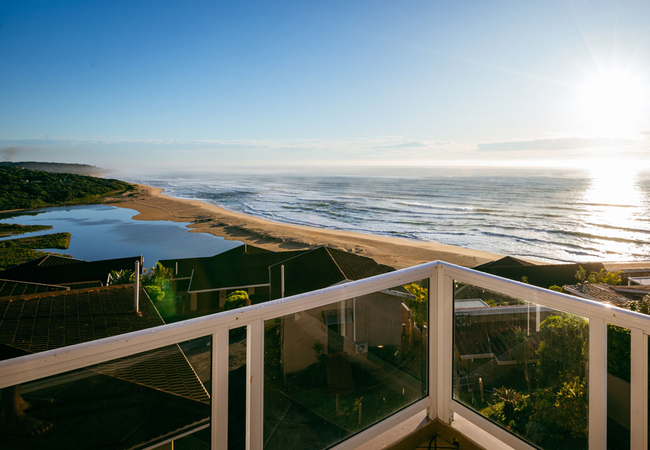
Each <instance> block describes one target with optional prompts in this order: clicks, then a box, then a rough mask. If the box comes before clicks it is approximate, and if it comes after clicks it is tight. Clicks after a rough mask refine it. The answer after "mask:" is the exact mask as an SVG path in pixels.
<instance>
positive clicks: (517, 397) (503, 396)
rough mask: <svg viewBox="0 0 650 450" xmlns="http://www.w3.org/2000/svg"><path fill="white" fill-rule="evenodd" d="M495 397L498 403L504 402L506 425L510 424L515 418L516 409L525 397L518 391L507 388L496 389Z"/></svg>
mask: <svg viewBox="0 0 650 450" xmlns="http://www.w3.org/2000/svg"><path fill="white" fill-rule="evenodd" d="M493 395H494V399H495V400H496V401H497V402H503V415H504V416H505V420H506V423H508V422H510V421H511V420H512V419H513V418H514V416H515V407H516V406H517V404H518V403H519V402H520V401H521V400H522V399H523V396H522V395H521V394H520V393H519V392H517V391H516V390H514V389H510V388H507V387H505V386H501V387H500V388H497V389H495V390H494V394H493Z"/></svg>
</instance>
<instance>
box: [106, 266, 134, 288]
mask: <svg viewBox="0 0 650 450" xmlns="http://www.w3.org/2000/svg"><path fill="white" fill-rule="evenodd" d="M134 282H135V275H134V273H133V271H132V270H127V269H123V270H111V273H110V277H109V281H108V284H109V285H111V286H112V285H116V284H131V283H134Z"/></svg>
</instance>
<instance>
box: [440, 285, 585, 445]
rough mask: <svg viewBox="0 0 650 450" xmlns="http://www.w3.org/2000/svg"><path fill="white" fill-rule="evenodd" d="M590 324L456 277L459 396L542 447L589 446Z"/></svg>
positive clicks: (455, 375)
mask: <svg viewBox="0 0 650 450" xmlns="http://www.w3.org/2000/svg"><path fill="white" fill-rule="evenodd" d="M588 339H589V322H588V320H587V319H585V318H583V317H580V316H576V315H572V314H567V313H564V312H562V311H558V310H555V309H552V308H548V307H545V306H542V305H539V304H535V303H532V302H527V301H525V300H523V299H518V298H513V297H510V296H507V295H504V294H500V293H498V292H494V291H491V290H488V289H483V288H481V287H479V286H474V285H471V284H465V283H460V282H455V283H454V368H453V398H454V400H456V401H458V402H460V403H462V404H463V405H465V406H467V407H469V408H471V409H473V410H475V411H476V412H477V413H479V414H481V415H483V416H484V417H486V418H488V419H489V420H491V421H493V422H494V423H496V424H498V425H499V426H501V427H503V428H504V429H506V430H508V431H509V432H511V433H514V434H515V435H517V436H519V437H521V438H522V439H524V440H526V441H529V442H530V443H533V444H535V445H537V446H540V447H542V448H553V449H556V448H572V449H580V448H587V445H588V428H587V427H588V398H589V396H588V386H587V373H588V350H589V342H588Z"/></svg>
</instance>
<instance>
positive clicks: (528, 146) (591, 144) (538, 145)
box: [478, 137, 639, 152]
mask: <svg viewBox="0 0 650 450" xmlns="http://www.w3.org/2000/svg"><path fill="white" fill-rule="evenodd" d="M638 143H639V142H638V140H635V139H624V138H606V137H559V138H540V139H530V140H520V141H504V142H489V143H483V144H479V145H478V150H479V151H481V152H522V151H530V150H533V151H551V152H556V151H565V150H581V149H589V148H600V147H626V146H631V145H637V144H638Z"/></svg>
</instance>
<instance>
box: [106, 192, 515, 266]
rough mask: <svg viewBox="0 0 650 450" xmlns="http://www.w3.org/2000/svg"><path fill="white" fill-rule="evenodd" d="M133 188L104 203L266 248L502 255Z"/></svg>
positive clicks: (390, 261)
mask: <svg viewBox="0 0 650 450" xmlns="http://www.w3.org/2000/svg"><path fill="white" fill-rule="evenodd" d="M137 186H138V189H137V191H136V192H135V193H129V194H125V195H124V196H122V197H117V198H112V199H108V200H107V202H106V203H107V204H109V205H113V206H119V207H123V208H131V209H134V210H136V211H138V212H139V213H140V214H138V215H136V216H135V217H134V219H139V220H171V221H177V222H191V225H189V227H190V228H191V229H192V230H191V231H194V232H200V233H211V234H213V235H215V236H221V237H223V238H225V239H230V240H236V241H241V242H244V243H246V244H251V245H256V246H259V247H263V248H266V249H269V250H276V251H277V250H297V249H309V248H315V247H318V246H321V245H327V246H329V247H333V248H337V249H340V250H344V251H348V252H352V253H356V254H359V255H362V256H367V257H370V258H373V259H374V260H375V261H377V262H379V263H381V264H386V265H389V266H392V267H395V268H397V269H401V268H405V267H410V266H414V265H417V264H421V263H424V262H429V261H435V260H442V261H447V262H450V263H453V264H458V265H460V266H465V267H474V266H476V265H478V264H483V263H485V262H488V261H492V260H494V259H498V258H500V257H501V256H502V255H497V254H494V253H489V252H484V251H480V250H471V249H466V248H462V247H456V246H452V245H444V244H438V243H433V242H422V241H415V240H409V239H401V238H391V237H384V236H375V235H370V234H362V233H354V232H349V231H338V230H328V229H321V228H312V227H305V226H301V225H289V224H284V223H278V222H273V221H270V220H266V219H261V218H257V217H253V216H250V215H247V214H242V213H236V212H232V211H228V210H226V209H224V208H220V207H218V206H214V205H210V204H207V203H204V202H202V201H199V200H186V199H177V198H173V197H168V196H165V195H163V194H162V191H163V190H162V189H159V188H154V187H151V186H146V185H137Z"/></svg>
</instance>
